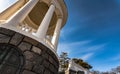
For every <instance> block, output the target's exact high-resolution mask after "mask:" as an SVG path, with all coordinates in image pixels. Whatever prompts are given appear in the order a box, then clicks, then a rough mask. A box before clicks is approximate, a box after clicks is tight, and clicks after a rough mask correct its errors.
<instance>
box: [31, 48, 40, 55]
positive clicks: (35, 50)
mask: <svg viewBox="0 0 120 74" xmlns="http://www.w3.org/2000/svg"><path fill="white" fill-rule="evenodd" d="M32 51H33V52H35V53H38V54H39V55H40V54H41V49H40V48H38V47H35V46H33V47H32Z"/></svg>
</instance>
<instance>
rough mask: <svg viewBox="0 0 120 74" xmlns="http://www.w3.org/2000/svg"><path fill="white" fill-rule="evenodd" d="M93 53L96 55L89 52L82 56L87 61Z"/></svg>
mask: <svg viewBox="0 0 120 74" xmlns="http://www.w3.org/2000/svg"><path fill="white" fill-rule="evenodd" d="M93 55H94V53H87V54H85V55H83V56H81V57H80V58H81V59H83V60H85V61H86V60H88V59H90V58H91V57H92V56H93Z"/></svg>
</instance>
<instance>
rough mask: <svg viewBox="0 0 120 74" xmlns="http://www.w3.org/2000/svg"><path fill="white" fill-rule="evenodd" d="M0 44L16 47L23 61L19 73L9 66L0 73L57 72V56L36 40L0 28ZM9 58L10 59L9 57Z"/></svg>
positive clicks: (56, 73) (37, 73)
mask: <svg viewBox="0 0 120 74" xmlns="http://www.w3.org/2000/svg"><path fill="white" fill-rule="evenodd" d="M0 44H8V45H12V46H15V47H17V48H18V50H19V51H21V54H22V55H23V56H24V61H25V62H24V65H23V67H22V69H21V71H20V72H21V73H17V72H16V73H15V72H14V69H12V68H10V67H11V66H9V68H10V69H9V71H7V69H8V68H4V69H6V71H5V72H4V73H0V74H58V68H59V61H58V58H57V57H56V55H55V54H54V53H53V52H52V51H51V50H50V49H49V48H47V47H46V46H44V45H43V44H41V43H39V42H38V41H36V40H33V39H31V38H29V37H26V36H24V35H22V34H19V33H16V32H14V31H11V30H8V29H4V28H0ZM9 58H10V59H11V57H9ZM0 66H1V63H0ZM0 69H2V67H0Z"/></svg>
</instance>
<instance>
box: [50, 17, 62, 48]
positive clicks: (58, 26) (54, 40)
mask: <svg viewBox="0 0 120 74" xmlns="http://www.w3.org/2000/svg"><path fill="white" fill-rule="evenodd" d="M61 25H62V18H59V19H58V21H57V24H56V28H55V31H54V34H53V38H52V44H53V45H54V47H55V49H56V50H57V45H58V40H59V34H60V29H61Z"/></svg>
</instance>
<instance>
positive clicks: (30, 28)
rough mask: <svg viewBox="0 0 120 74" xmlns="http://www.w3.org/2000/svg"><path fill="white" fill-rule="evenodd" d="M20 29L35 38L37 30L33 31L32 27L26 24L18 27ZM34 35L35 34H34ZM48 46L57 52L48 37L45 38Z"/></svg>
mask: <svg viewBox="0 0 120 74" xmlns="http://www.w3.org/2000/svg"><path fill="white" fill-rule="evenodd" d="M17 28H18V29H20V30H22V31H24V32H27V33H31V34H32V35H33V36H35V35H34V34H35V33H36V30H35V29H33V28H32V27H30V26H29V25H27V24H26V23H24V24H23V23H21V24H19V25H18V26H17ZM33 33H34V34H33ZM43 41H44V42H45V43H46V44H47V45H49V46H50V47H51V48H52V49H54V51H55V48H54V45H53V44H52V43H51V39H50V38H48V37H47V36H46V38H44V40H43Z"/></svg>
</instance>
